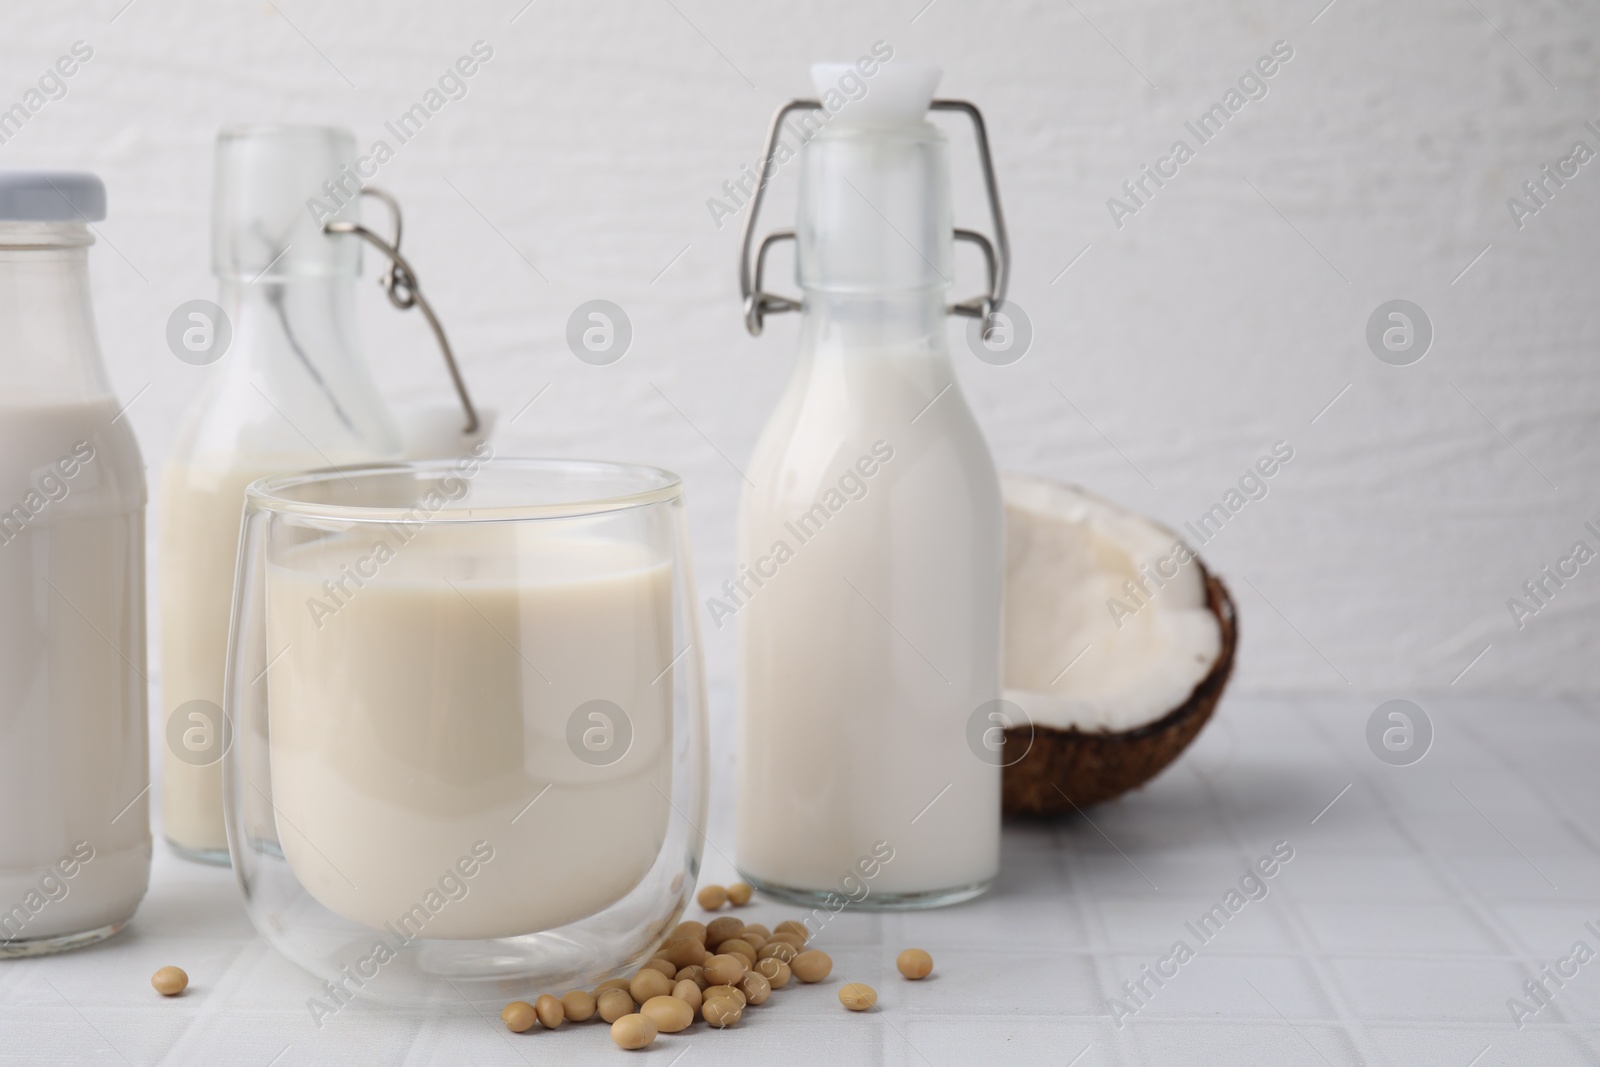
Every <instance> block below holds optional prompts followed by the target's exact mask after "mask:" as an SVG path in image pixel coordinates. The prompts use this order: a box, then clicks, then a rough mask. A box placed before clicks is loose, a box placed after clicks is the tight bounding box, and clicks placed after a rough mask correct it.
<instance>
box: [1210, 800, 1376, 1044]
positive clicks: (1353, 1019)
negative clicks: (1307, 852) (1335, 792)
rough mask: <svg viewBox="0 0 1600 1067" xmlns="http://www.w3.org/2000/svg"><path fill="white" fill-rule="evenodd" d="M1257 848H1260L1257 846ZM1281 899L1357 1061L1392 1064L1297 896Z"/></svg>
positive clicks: (1302, 956)
mask: <svg viewBox="0 0 1600 1067" xmlns="http://www.w3.org/2000/svg"><path fill="white" fill-rule="evenodd" d="M1201 780H1202V782H1203V783H1204V787H1205V789H1206V791H1207V793H1211V794H1213V795H1215V788H1216V787H1215V786H1213V785H1212V784H1211V782H1210V781H1209V780H1206V779H1201ZM1341 795H1343V794H1341ZM1214 806H1215V807H1216V808H1217V809H1218V812H1219V814H1220V815H1221V817H1222V820H1223V823H1224V824H1225V825H1226V826H1227V828H1228V834H1229V836H1230V837H1232V838H1233V842H1234V846H1235V848H1236V849H1238V850H1239V851H1240V852H1241V853H1242V854H1243V855H1245V856H1246V857H1248V856H1250V855H1251V850H1250V849H1249V848H1246V847H1245V843H1244V840H1243V834H1242V832H1241V830H1240V828H1239V823H1238V820H1236V819H1235V818H1234V817H1233V815H1232V813H1231V812H1229V811H1228V810H1227V809H1226V808H1225V807H1224V806H1223V805H1221V804H1214ZM1285 840H1288V841H1289V844H1290V845H1291V846H1294V841H1293V839H1292V838H1289V837H1288V835H1287V834H1286V835H1285ZM1301 840H1302V841H1309V838H1307V837H1301ZM1254 847H1260V846H1259V845H1257V846H1254ZM1311 847H1312V846H1311V845H1310V844H1309V843H1308V844H1307V845H1306V848H1307V849H1310V848H1311ZM1298 852H1299V849H1298V848H1296V853H1297V854H1298ZM1247 862H1248V860H1247ZM1280 873H1281V874H1283V875H1284V876H1285V877H1292V876H1293V869H1292V868H1290V869H1288V870H1286V871H1280ZM1281 897H1282V899H1283V904H1282V907H1283V908H1284V909H1287V912H1288V914H1287V915H1286V916H1285V917H1284V918H1285V921H1284V924H1283V925H1284V926H1285V927H1286V928H1287V929H1288V931H1289V934H1290V936H1291V937H1292V938H1293V939H1294V943H1295V945H1296V946H1297V947H1298V948H1299V950H1300V951H1299V954H1298V957H1297V958H1298V959H1299V960H1300V961H1301V962H1302V963H1303V964H1304V965H1305V967H1306V968H1307V969H1308V970H1309V971H1311V973H1312V974H1313V975H1314V976H1315V977H1316V980H1317V985H1318V986H1319V987H1320V992H1321V993H1322V995H1323V996H1324V997H1325V998H1327V1001H1328V1005H1329V1006H1330V1007H1331V1008H1333V1013H1334V1016H1335V1018H1336V1019H1337V1021H1338V1024H1339V1028H1340V1029H1342V1030H1343V1031H1344V1034H1345V1036H1346V1038H1348V1039H1349V1041H1350V1044H1351V1046H1352V1047H1353V1048H1354V1050H1355V1053H1356V1057H1357V1061H1358V1062H1359V1063H1362V1064H1379V1063H1387V1062H1388V1061H1387V1060H1386V1059H1385V1058H1384V1057H1382V1056H1380V1055H1378V1051H1377V1047H1376V1045H1375V1043H1374V1042H1373V1040H1372V1037H1371V1035H1370V1034H1368V1033H1367V1030H1366V1026H1365V1024H1364V1023H1363V1022H1362V1020H1361V1016H1360V1014H1359V1013H1358V1012H1356V1011H1355V1010H1354V1006H1353V1005H1351V1004H1350V1003H1349V1002H1348V1000H1347V999H1346V997H1345V995H1344V990H1343V988H1342V987H1341V986H1340V985H1339V983H1338V978H1337V976H1336V975H1335V974H1334V973H1333V971H1332V969H1331V968H1329V967H1328V966H1327V960H1326V959H1325V958H1324V957H1323V955H1322V953H1321V951H1320V948H1321V946H1319V945H1318V944H1317V942H1316V939H1315V938H1314V937H1313V936H1312V935H1311V932H1310V929H1309V926H1308V924H1307V923H1306V921H1305V917H1304V916H1303V915H1301V914H1300V911H1299V905H1298V904H1297V903H1296V901H1295V897H1294V894H1293V893H1290V892H1287V887H1286V891H1285V892H1283V893H1282V894H1281ZM1263 903H1265V901H1263ZM1287 1017H1288V1016H1287V1014H1285V1018H1287ZM1268 1021H1270V1020H1268ZM1292 1025H1293V1024H1292V1023H1291V1026H1292ZM1324 1025H1327V1024H1326V1022H1324ZM1302 1036H1303V1035H1302ZM1340 1051H1343V1050H1340ZM1318 1054H1319V1055H1320V1054H1321V1050H1320V1049H1319V1050H1318Z"/></svg>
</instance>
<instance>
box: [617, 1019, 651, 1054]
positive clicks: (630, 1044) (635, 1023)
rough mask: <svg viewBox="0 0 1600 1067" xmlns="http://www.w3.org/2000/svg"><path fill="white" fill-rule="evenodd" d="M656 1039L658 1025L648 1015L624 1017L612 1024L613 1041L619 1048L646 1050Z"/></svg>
mask: <svg viewBox="0 0 1600 1067" xmlns="http://www.w3.org/2000/svg"><path fill="white" fill-rule="evenodd" d="M655 1039H656V1023H655V1020H654V1019H652V1018H650V1016H648V1015H624V1016H622V1017H621V1018H620V1019H618V1020H617V1021H616V1022H614V1023H612V1024H611V1040H613V1041H615V1042H616V1043H617V1047H618V1048H627V1049H634V1048H644V1047H645V1046H646V1045H648V1044H650V1042H652V1041H654V1040H655Z"/></svg>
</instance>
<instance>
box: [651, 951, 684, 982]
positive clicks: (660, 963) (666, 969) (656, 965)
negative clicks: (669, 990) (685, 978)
mask: <svg viewBox="0 0 1600 1067" xmlns="http://www.w3.org/2000/svg"><path fill="white" fill-rule="evenodd" d="M644 965H645V967H647V968H649V969H650V970H652V971H660V972H661V973H662V974H664V975H666V976H667V977H668V978H671V977H672V976H673V975H675V974H677V973H678V968H679V967H682V966H683V964H681V963H674V962H673V961H671V960H669V959H663V958H662V957H660V956H656V957H655V958H654V959H649V960H646V961H645V964H644Z"/></svg>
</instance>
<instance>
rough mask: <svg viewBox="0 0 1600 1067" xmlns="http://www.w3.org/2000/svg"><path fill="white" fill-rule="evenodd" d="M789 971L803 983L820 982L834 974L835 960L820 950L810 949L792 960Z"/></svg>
mask: <svg viewBox="0 0 1600 1067" xmlns="http://www.w3.org/2000/svg"><path fill="white" fill-rule="evenodd" d="M789 969H790V970H792V971H793V972H794V976H795V977H796V978H798V979H800V981H802V982H820V981H822V980H823V979H824V978H826V977H828V975H829V974H831V973H833V958H832V957H830V956H829V955H828V954H827V953H826V952H823V951H821V950H820V949H809V950H807V951H805V952H802V953H800V955H798V956H796V957H795V958H794V959H792V960H790V961H789Z"/></svg>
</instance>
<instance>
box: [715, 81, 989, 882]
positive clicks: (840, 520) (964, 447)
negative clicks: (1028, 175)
mask: <svg viewBox="0 0 1600 1067" xmlns="http://www.w3.org/2000/svg"><path fill="white" fill-rule="evenodd" d="M813 75H814V77H815V78H816V80H817V82H818V85H817V89H818V93H819V95H823V94H825V93H826V91H827V90H828V89H829V88H831V87H832V84H833V82H834V80H835V78H836V77H837V69H836V68H834V67H833V66H832V65H819V66H818V68H817V69H816V70H814V71H813ZM937 78H938V71H937V68H932V67H928V66H924V65H918V64H911V63H903V62H898V63H894V64H886V65H885V66H883V67H882V69H880V70H878V71H877V72H876V74H875V76H874V78H873V80H872V81H871V88H870V90H869V92H868V94H867V96H866V97H865V98H863V99H862V100H860V101H857V102H853V103H851V104H846V105H845V106H844V108H843V109H842V110H840V111H838V112H837V113H836V114H834V115H833V116H832V118H831V119H830V120H829V121H828V122H827V124H826V126H824V127H823V128H822V129H821V130H820V132H817V133H816V134H815V135H814V136H812V137H811V138H810V139H809V140H808V141H807V143H806V144H805V146H804V147H803V148H802V149H801V152H800V162H799V168H800V183H801V191H800V202H799V220H798V224H797V226H796V233H797V237H796V241H797V244H796V268H797V275H798V279H799V283H800V286H801V288H802V290H803V292H804V299H803V301H802V307H801V315H802V325H801V334H800V358H799V362H798V365H797V366H796V368H795V372H794V376H793V378H792V379H791V380H790V382H789V385H788V388H787V389H786V390H785V392H784V393H783V396H782V399H781V400H780V401H779V404H778V409H777V411H776V412H775V413H774V414H773V416H772V418H771V420H770V421H769V422H768V424H767V426H766V429H765V430H764V432H763V433H762V435H761V438H760V441H759V443H758V444H757V446H756V450H755V455H754V458H753V459H752V460H751V462H750V466H749V469H748V480H749V485H748V486H747V487H746V489H745V491H744V496H743V501H742V505H741V509H740V520H739V561H740V563H739V572H738V576H737V577H736V578H735V580H734V582H733V583H732V585H733V589H732V590H731V592H730V595H729V600H728V601H724V605H725V607H727V608H729V609H731V612H732V613H733V614H734V615H736V616H737V623H738V626H739V650H740V651H739V729H740V737H739V771H738V773H739V804H738V866H739V869H740V871H741V872H742V873H743V874H744V875H745V877H746V878H747V879H748V880H749V881H750V882H751V883H753V884H755V885H757V886H758V887H760V888H762V889H763V890H765V891H767V892H769V893H771V894H773V895H776V896H779V897H783V898H787V899H791V900H796V901H800V902H805V903H812V904H818V905H824V906H832V904H833V903H835V902H842V901H845V900H848V901H851V902H853V903H854V904H855V905H857V906H861V907H869V908H871V907H926V906H934V905H938V904H944V903H953V902H955V901H957V900H963V899H967V898H969V897H972V896H975V895H977V894H979V893H981V892H982V891H983V890H984V889H985V888H986V887H987V886H988V884H989V882H990V881H991V880H992V879H993V877H994V875H995V872H996V870H997V868H998V863H999V827H1000V772H999V768H998V767H997V766H995V764H994V762H993V760H992V759H989V760H985V759H984V758H982V757H981V756H980V755H979V754H978V753H976V752H975V751H974V750H973V748H972V747H971V746H970V745H969V743H968V725H969V722H970V720H971V718H972V716H973V715H974V714H975V713H977V712H978V710H979V709H980V708H981V707H983V706H984V705H985V704H987V703H988V702H990V701H993V700H996V699H997V698H998V697H999V695H1000V656H1001V653H1000V649H1001V641H1000V638H1001V634H1000V627H1001V594H1002V567H1003V549H1004V543H1003V533H1002V510H1001V500H1000V486H999V479H998V477H997V475H996V472H995V467H994V462H993V460H992V458H991V457H990V454H989V450H988V447H987V445H986V444H985V442H984V439H983V434H982V432H981V431H980V430H979V428H978V424H977V422H976V420H975V419H974V418H973V415H972V412H971V410H970V409H969V408H968V406H967V404H966V401H965V400H964V398H963V396H962V393H961V388H960V386H959V384H958V383H957V382H956V378H955V372H954V368H953V366H952V363H951V359H950V352H949V349H948V346H947V343H946V331H947V324H946V314H947V309H946V295H947V291H948V289H949V286H950V279H951V277H952V273H953V270H952V259H953V255H952V245H953V236H952V233H953V231H952V219H951V208H950V194H949V178H948V164H947V161H946V143H945V138H944V137H943V135H942V134H941V133H940V132H939V130H938V129H937V128H936V127H934V126H933V125H932V124H931V123H930V122H928V121H927V115H926V113H927V110H928V107H929V104H930V99H931V96H932V91H933V86H934V84H935V83H936V81H937ZM715 610H716V609H715V608H714V611H715Z"/></svg>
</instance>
